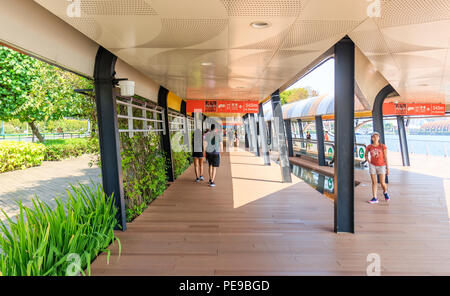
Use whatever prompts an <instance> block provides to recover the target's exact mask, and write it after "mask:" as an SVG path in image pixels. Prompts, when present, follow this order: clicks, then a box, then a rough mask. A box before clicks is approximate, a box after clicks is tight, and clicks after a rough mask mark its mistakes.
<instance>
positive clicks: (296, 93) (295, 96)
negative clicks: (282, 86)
mask: <svg viewBox="0 0 450 296" xmlns="http://www.w3.org/2000/svg"><path fill="white" fill-rule="evenodd" d="M316 94H317V92H315V91H311V93H310V91H309V90H308V89H307V88H292V89H289V90H285V91H283V92H282V93H281V94H280V100H281V104H283V105H284V104H289V103H292V102H295V101H298V100H303V99H306V98H308V97H310V96H314V95H316Z"/></svg>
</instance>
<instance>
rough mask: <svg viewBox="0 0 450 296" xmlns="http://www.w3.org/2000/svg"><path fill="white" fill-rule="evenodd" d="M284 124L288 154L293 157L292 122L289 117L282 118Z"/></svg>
mask: <svg viewBox="0 0 450 296" xmlns="http://www.w3.org/2000/svg"><path fill="white" fill-rule="evenodd" d="M284 125H285V128H286V137H287V147H288V156H289V157H294V146H293V144H292V124H291V120H290V119H285V120H284Z"/></svg>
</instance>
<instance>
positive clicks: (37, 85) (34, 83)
mask: <svg viewBox="0 0 450 296" xmlns="http://www.w3.org/2000/svg"><path fill="white" fill-rule="evenodd" d="M75 88H92V82H91V81H89V80H87V79H85V78H82V77H80V76H77V75H75V74H73V73H70V72H67V71H64V70H62V69H60V68H58V67H55V66H52V65H49V64H47V63H44V62H42V61H39V60H36V59H34V58H32V57H29V56H26V55H24V54H21V53H18V52H16V51H14V50H11V49H9V48H6V47H0V120H5V121H7V120H10V119H18V120H20V121H21V122H26V123H28V125H29V126H30V127H31V130H32V131H33V134H34V135H35V136H36V137H37V138H38V140H39V141H40V142H43V141H44V138H43V137H42V135H41V134H40V132H39V129H38V127H37V125H36V122H38V121H48V120H58V119H61V118H63V117H84V118H86V117H88V118H91V116H93V114H94V116H95V105H94V102H93V100H92V99H87V98H86V97H85V96H83V95H81V94H77V93H75V92H74V89H75ZM92 109H93V110H94V112H92Z"/></svg>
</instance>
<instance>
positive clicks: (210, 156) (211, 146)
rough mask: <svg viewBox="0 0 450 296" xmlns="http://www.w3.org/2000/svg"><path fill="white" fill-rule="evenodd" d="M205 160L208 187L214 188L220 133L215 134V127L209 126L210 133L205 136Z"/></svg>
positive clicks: (218, 161) (218, 160)
mask: <svg viewBox="0 0 450 296" xmlns="http://www.w3.org/2000/svg"><path fill="white" fill-rule="evenodd" d="M205 141H206V160H207V161H208V164H209V186H210V187H215V186H216V183H215V182H214V180H215V178H216V171H217V168H218V167H219V166H220V145H219V142H220V133H218V132H217V129H216V125H215V124H211V131H210V132H208V133H207V134H206V135H205Z"/></svg>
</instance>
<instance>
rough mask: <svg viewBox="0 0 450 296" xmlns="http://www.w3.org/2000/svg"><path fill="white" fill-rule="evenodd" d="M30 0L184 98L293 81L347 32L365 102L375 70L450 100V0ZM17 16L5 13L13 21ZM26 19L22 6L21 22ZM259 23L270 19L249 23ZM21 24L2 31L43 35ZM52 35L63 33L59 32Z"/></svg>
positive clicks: (427, 96) (232, 95) (256, 93)
mask: <svg viewBox="0 0 450 296" xmlns="http://www.w3.org/2000/svg"><path fill="white" fill-rule="evenodd" d="M34 1H35V2H33V3H39V5H41V6H42V7H44V8H45V9H47V10H48V11H50V12H51V13H53V14H54V15H56V16H57V17H59V18H60V19H62V20H63V21H64V22H66V23H67V24H68V25H70V26H72V27H74V28H75V29H77V30H78V31H80V32H81V33H83V34H84V35H85V36H87V37H89V38H90V39H91V40H93V41H94V42H96V43H98V44H100V45H102V46H103V47H105V48H107V49H108V50H110V51H111V52H113V53H114V54H116V55H117V56H118V57H119V58H121V59H122V60H124V61H125V62H126V63H128V64H129V65H131V66H132V67H134V68H135V69H137V70H139V71H141V72H142V73H143V74H145V75H147V76H148V77H149V78H151V79H152V80H154V81H155V82H156V83H158V84H160V85H162V86H164V87H166V88H167V89H169V90H171V91H173V92H174V93H176V94H177V95H178V96H180V97H182V98H186V99H239V100H242V99H249V100H260V101H262V100H264V98H266V97H267V96H269V95H270V94H271V93H273V92H274V91H275V90H277V89H284V88H285V87H286V86H289V85H290V83H292V82H293V81H295V80H296V79H297V78H298V76H299V75H301V73H302V72H303V71H304V70H305V69H306V68H307V67H309V66H310V65H311V64H312V63H313V62H314V61H315V60H316V59H317V58H319V57H321V56H322V55H324V54H326V53H327V52H328V50H329V49H330V48H332V46H333V45H334V44H335V43H336V42H337V41H339V40H340V39H342V38H343V37H344V36H346V35H348V36H349V37H350V38H351V39H352V40H353V41H354V42H355V44H356V46H357V47H358V50H360V51H361V52H362V55H364V57H365V58H367V59H368V61H369V62H368V63H360V62H359V61H357V62H356V66H355V68H356V69H355V75H356V76H357V77H356V79H357V80H359V81H358V83H359V84H360V86H361V89H362V91H363V92H364V93H365V96H366V97H367V99H368V101H369V102H373V98H374V96H375V95H376V93H377V92H378V91H379V90H380V89H381V88H383V87H384V86H385V85H386V84H387V83H384V82H380V85H378V84H377V83H374V80H375V78H376V77H375V76H384V78H386V80H387V81H388V83H390V84H391V85H392V86H393V87H394V89H395V90H396V91H397V92H398V93H399V94H400V96H401V97H403V98H405V100H407V101H416V100H426V101H430V100H432V101H433V102H444V101H445V100H447V102H450V97H447V98H446V97H445V96H446V91H447V89H448V85H449V83H450V74H449V73H450V72H449V71H448V69H450V58H449V56H450V55H449V54H448V50H449V48H450V47H449V42H448V40H449V34H448V33H449V30H450V4H449V1H448V0H435V1H430V0H390V1H379V3H381V10H380V11H377V10H376V9H374V8H375V7H374V6H375V5H376V3H375V2H377V1H363V0H339V1H336V0H276V1H275V0H89V1H87V0H80V1H78V2H70V1H64V0H34ZM3 2H5V3H7V4H8V5H13V6H16V4H15V3H18V2H20V3H31V1H30V0H14V1H12V0H3V1H2V3H3ZM10 2H14V4H10ZM71 3H80V11H79V12H80V14H79V15H77V16H73V15H72V16H71V15H68V13H67V11H68V5H70V4H71ZM0 5H2V4H0ZM5 5H6V4H5ZM6 9H7V7H6ZM10 11H11V13H16V14H20V13H21V12H22V11H23V10H19V9H16V10H14V11H12V10H11V9H10ZM20 17H21V16H20V15H18V16H17V17H16V16H15V15H13V16H11V18H12V19H13V21H14V20H15V19H19V18H20ZM2 19H3V15H2V17H0V22H2ZM30 19H33V17H32V16H31V15H27V16H26V20H22V19H21V21H23V22H26V21H27V20H30ZM255 22H260V23H261V22H266V23H267V26H266V27H265V28H263V29H261V28H260V27H258V26H256V28H255V27H254V26H251V24H252V23H255ZM44 25H45V24H44ZM36 26H42V24H39V23H38V24H36ZM22 28H29V27H23V26H12V25H10V24H8V23H5V26H3V30H4V31H8V32H12V33H13V34H11V35H10V36H9V35H8V36H9V37H8V38H9V39H11V40H10V43H12V44H14V42H13V41H14V40H12V39H14V38H16V36H18V37H17V38H19V37H20V38H21V40H23V39H29V40H31V43H33V42H34V43H36V42H41V43H44V42H45V41H42V40H41V39H40V37H39V36H34V35H33V34H32V33H33V32H31V31H30V34H29V35H23V34H21V32H16V31H18V30H19V29H22ZM44 29H45V30H47V31H50V32H52V31H54V30H55V28H54V27H53V26H48V25H47V26H46V27H45V28H44ZM1 31H2V30H1V29H0V32H1ZM19 33H20V34H19ZM58 37H59V39H58V40H60V41H61V40H63V39H64V38H65V35H64V34H62V35H59V36H58ZM1 38H2V36H1V34H0V39H1ZM7 41H8V40H7ZM19 41H20V40H19ZM60 43H61V42H60ZM53 47H55V45H53ZM60 49H61V50H60V51H64V50H65V48H63V47H61V48H60ZM49 50H51V48H50V44H49ZM59 54H60V55H63V56H64V57H65V56H67V59H68V60H71V61H74V60H75V61H77V60H78V59H76V58H73V57H72V56H70V55H67V54H65V52H59ZM42 55H43V56H45V55H46V54H45V52H43V54H42ZM365 82H366V83H365ZM383 84H384V85H383ZM372 88H374V89H373V90H372ZM368 94H370V95H368Z"/></svg>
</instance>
